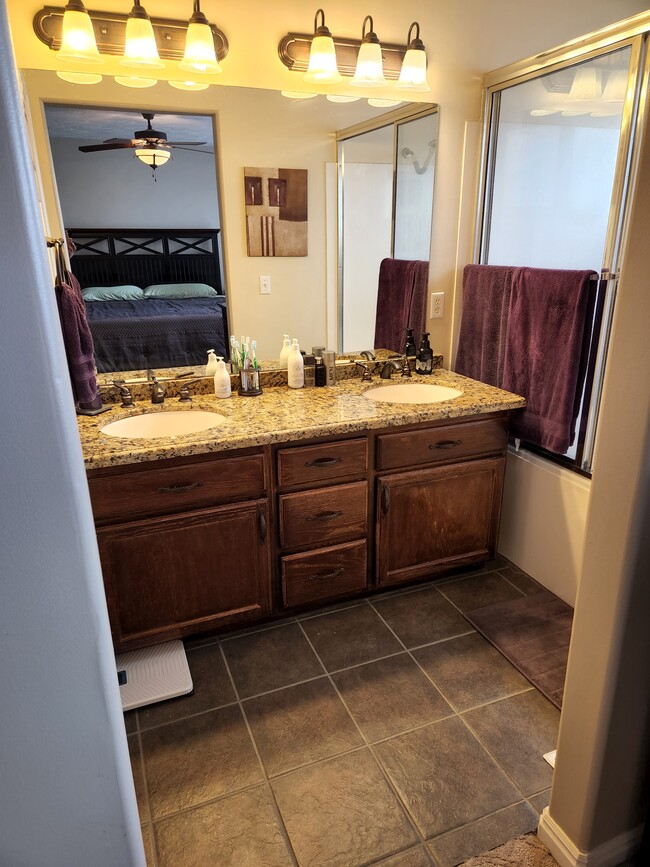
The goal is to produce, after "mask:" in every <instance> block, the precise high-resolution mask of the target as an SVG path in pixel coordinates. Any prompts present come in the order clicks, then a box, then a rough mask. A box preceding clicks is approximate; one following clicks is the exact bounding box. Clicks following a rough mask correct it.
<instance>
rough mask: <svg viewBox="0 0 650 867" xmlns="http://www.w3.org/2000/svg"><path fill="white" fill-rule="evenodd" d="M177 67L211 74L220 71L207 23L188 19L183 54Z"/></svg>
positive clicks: (184, 70)
mask: <svg viewBox="0 0 650 867" xmlns="http://www.w3.org/2000/svg"><path fill="white" fill-rule="evenodd" d="M178 68H179V69H182V70H183V72H202V73H210V74H212V75H214V74H215V73H218V72H221V67H220V66H219V61H218V60H217V55H216V53H215V50H214V38H213V36H212V30H210V25H209V24H201V23H199V22H194V21H190V23H189V24H188V26H187V38H186V40H185V54H184V55H183V59H182V61H181V62H180V63H179V64H178Z"/></svg>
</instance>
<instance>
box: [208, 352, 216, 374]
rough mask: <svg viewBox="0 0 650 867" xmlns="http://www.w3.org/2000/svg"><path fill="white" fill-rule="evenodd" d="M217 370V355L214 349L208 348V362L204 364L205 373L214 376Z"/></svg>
mask: <svg viewBox="0 0 650 867" xmlns="http://www.w3.org/2000/svg"><path fill="white" fill-rule="evenodd" d="M216 372H217V356H216V355H215V354H214V349H208V363H207V364H206V365H205V375H206V376H214V375H215V373H216Z"/></svg>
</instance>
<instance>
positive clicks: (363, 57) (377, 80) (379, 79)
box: [350, 15, 386, 87]
mask: <svg viewBox="0 0 650 867" xmlns="http://www.w3.org/2000/svg"><path fill="white" fill-rule="evenodd" d="M367 22H370V30H369V31H368V33H366V23H367ZM361 36H362V38H361V46H360V48H359V55H358V57H357V68H356V70H355V73H354V77H353V78H352V80H351V81H350V84H352V85H353V86H354V87H384V86H385V85H386V79H385V78H384V66H383V61H382V56H381V45H380V44H379V39H377V34H376V33H374V31H373V23H372V16H371V15H366V17H365V19H364V22H363V28H362V31H361Z"/></svg>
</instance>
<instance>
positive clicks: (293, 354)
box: [287, 340, 305, 388]
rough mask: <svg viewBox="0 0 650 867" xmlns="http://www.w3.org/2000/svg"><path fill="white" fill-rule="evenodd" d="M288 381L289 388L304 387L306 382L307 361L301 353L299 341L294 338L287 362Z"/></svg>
mask: <svg viewBox="0 0 650 867" xmlns="http://www.w3.org/2000/svg"><path fill="white" fill-rule="evenodd" d="M287 383H288V385H289V388H302V387H303V386H304V384H305V362H304V359H303V357H302V355H301V354H300V346H299V345H298V341H297V340H294V341H293V345H292V346H291V351H290V352H289V358H288V363H287Z"/></svg>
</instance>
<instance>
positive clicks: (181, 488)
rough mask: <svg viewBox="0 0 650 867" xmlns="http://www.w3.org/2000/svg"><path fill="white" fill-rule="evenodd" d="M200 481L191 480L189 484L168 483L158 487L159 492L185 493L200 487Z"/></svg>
mask: <svg viewBox="0 0 650 867" xmlns="http://www.w3.org/2000/svg"><path fill="white" fill-rule="evenodd" d="M200 487H201V482H192V483H191V484H190V485H169V486H167V487H165V488H158V493H159V494H186V493H187V492H188V491H193V490H194V489H195V488H200Z"/></svg>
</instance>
